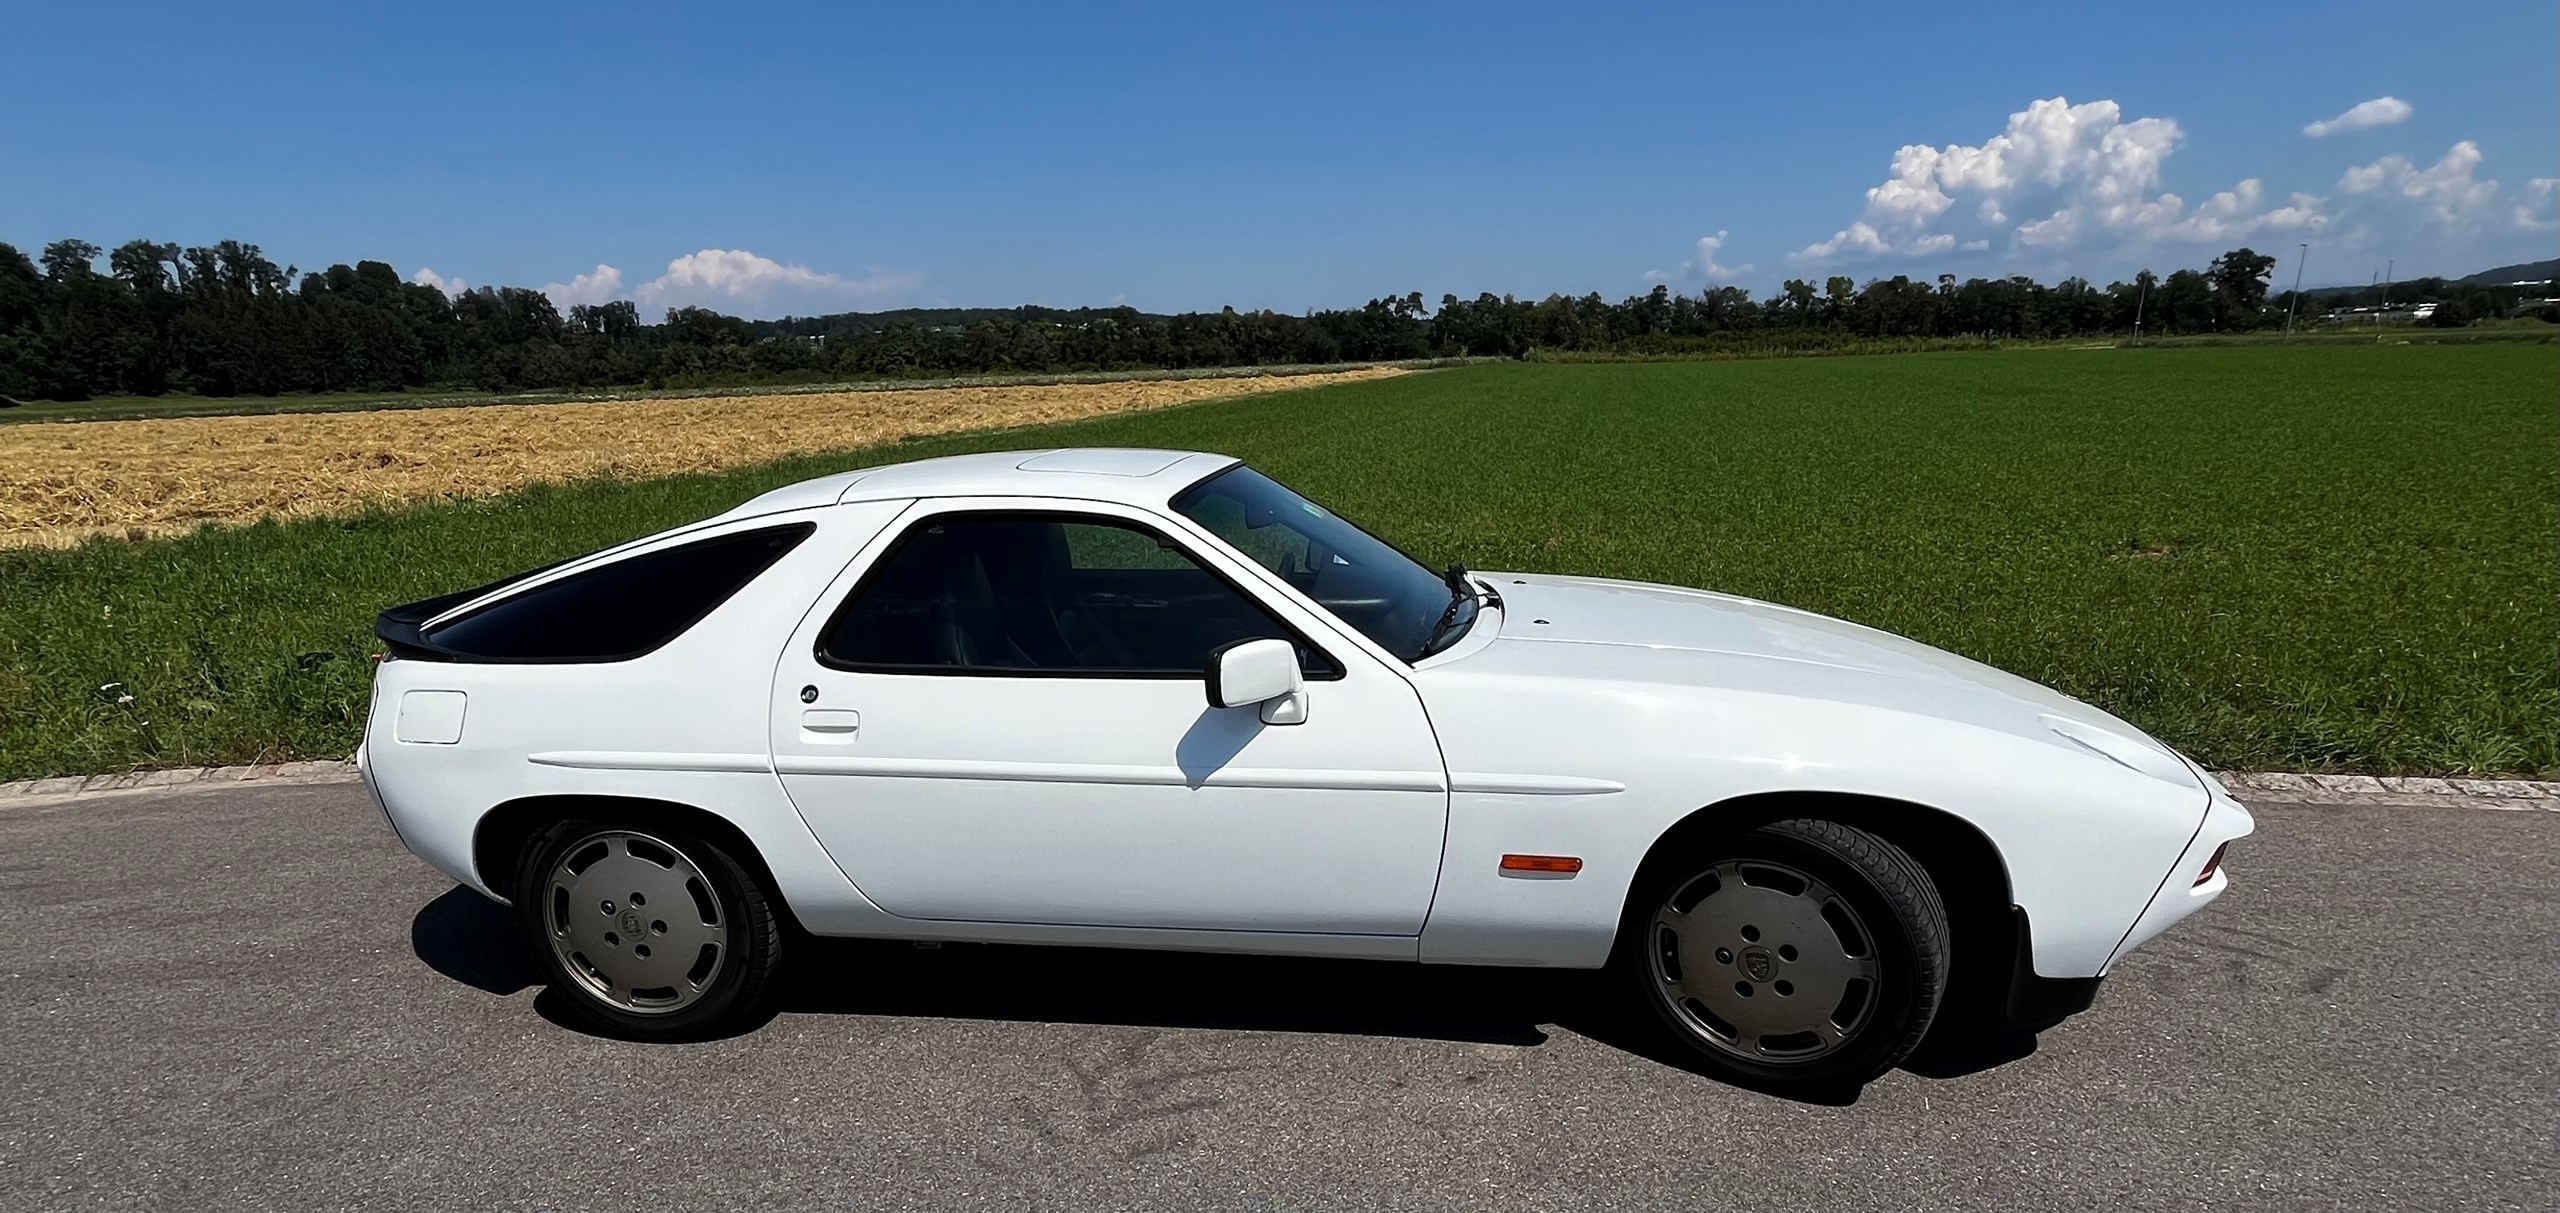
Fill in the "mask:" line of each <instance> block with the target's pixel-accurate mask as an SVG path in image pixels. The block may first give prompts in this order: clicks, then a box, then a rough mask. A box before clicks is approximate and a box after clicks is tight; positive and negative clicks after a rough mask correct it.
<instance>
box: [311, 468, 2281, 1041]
mask: <svg viewBox="0 0 2560 1213" xmlns="http://www.w3.org/2000/svg"><path fill="white" fill-rule="evenodd" d="M377 630H378V631H379V633H380V635H381V636H382V638H383V639H384V640H385V641H386V642H387V644H388V647H389V652H388V653H387V655H386V657H385V659H384V660H383V662H382V664H381V669H380V672H379V673H378V675H377V676H376V678H375V682H374V692H373V709H372V718H371V720H370V721H369V722H368V724H367V728H366V735H365V741H364V745H363V747H362V749H361V750H360V751H359V752H358V755H357V758H358V761H359V763H360V764H361V766H362V768H363V770H364V773H365V778H366V783H367V786H369V787H370V788H371V789H372V791H373V794H374V795H375V797H376V798H378V800H379V801H380V803H381V805H382V807H383V810H384V811H385V813H386V814H387V815H388V817H389V818H390V821H391V824H392V826H393V828H395V829H396V830H397V831H398V832H399V835H400V838H401V840H402V841H403V842H404V843H405V844H406V845H407V846H408V847H409V848H410V849H411V850H413V851H415V852H416V853H417V854H418V855H420V856H421V857H423V858H424V859H425V860H426V861H427V862H428V863H431V864H433V865H435V866H436V867H437V868H438V869H440V870H442V871H444V872H445V873H447V874H449V875H451V876H452V877H453V878H454V879H456V880H458V881H461V882H462V883H464V884H466V885H468V886H470V887H471V888H473V889H476V890H478V891H480V892H482V893H484V894H487V895H489V896H490V897H493V898H497V899H500V900H502V901H505V902H510V903H512V904H513V905H514V906H515V908H516V911H517V914H518V917H519V919H520V920H521V923H522V926H523V930H524V932H525V934H526V935H527V936H528V938H529V939H530V941H531V944H532V946H533V951H534V953H535V954H536V955H537V956H538V957H539V959H540V963H541V964H542V965H543V966H544V967H545V969H546V971H547V972H548V974H549V977H550V979H551V982H552V984H553V985H554V986H555V987H556V988H557V989H559V990H561V991H563V992H564V993H566V994H567V995H568V996H569V1001H570V1002H572V1003H573V1004H574V1005H575V1006H576V1007H578V1008H579V1009H580V1011H581V1012H582V1013H583V1014H584V1015H586V1016H587V1017H589V1018H590V1019H592V1020H593V1021H594V1022H595V1023H596V1024H597V1025H599V1026H601V1027H603V1028H606V1029H608V1030H611V1031H615V1032H619V1033H623V1034H626V1035H632V1036H640V1037H678V1036H686V1035H699V1034H702V1033H705V1032H709V1031H717V1030H723V1029H734V1028H735V1027H736V1026H738V1025H739V1024H741V1023H751V1022H753V1021H754V1019H755V1017H757V1016H759V1015H761V1014H764V1013H766V1009H767V1008H768V1007H769V1006H770V996H771V995H772V993H773V992H774V989H775V985H776V974H777V972H778V968H779V966H780V965H781V963H782V962H783V960H784V958H785V956H786V954H788V953H789V952H790V951H791V950H792V947H793V940H794V939H795V938H798V937H799V933H801V932H805V933H807V934H811V935H822V936H870V937H880V938H895V939H912V940H977V941H1004V942H1011V943H1035V944H1037V943H1048V944H1078V945H1101V946H1111V947H1146V948H1187V949H1198V950H1210V951H1223V952H1263V953H1289V954H1297V955H1318V956H1338V957H1371V958H1380V959H1399V960H1409V961H1424V962H1430V963H1442V964H1480V965H1548V966H1559V967H1566V968H1601V967H1604V966H1608V967H1614V968H1616V969H1619V970H1622V971H1623V975H1624V982H1625V988H1626V991H1627V993H1628V994H1629V995H1631V996H1633V997H1635V998H1638V999H1640V1000H1642V1001H1643V1002H1644V1003H1645V1004H1646V1005H1647V1006H1649V1007H1651V1008H1652V1010H1653V1012H1655V1013H1657V1014H1659V1016H1660V1017H1661V1020H1662V1022H1663V1024H1664V1026H1665V1028H1666V1029H1667V1030H1668V1032H1669V1034H1670V1035H1671V1036H1673V1037H1674V1038H1676V1039H1677V1040H1679V1041H1681V1042H1684V1043H1685V1044H1686V1046H1687V1047H1688V1048H1689V1049H1691V1050H1693V1051H1694V1053H1695V1056H1696V1059H1697V1060H1698V1061H1699V1063H1701V1065H1702V1066H1703V1067H1704V1068H1706V1069H1708V1070H1710V1071H1712V1072H1715V1073H1718V1074H1721V1075H1724V1076H1727V1077H1730V1078H1733V1079H1736V1080H1740V1081H1744V1082H1749V1083H1753V1084H1755V1085H1761V1086H1764V1087H1767V1086H1790V1085H1807V1086H1813V1085H1833V1086H1836V1085H1837V1084H1841V1083H1854V1082H1860V1081H1864V1080H1866V1079H1868V1078H1871V1077H1873V1076H1875V1075H1876V1074H1878V1073H1881V1072H1882V1071H1883V1070H1885V1069H1886V1068H1888V1067H1890V1066H1892V1065H1893V1064H1894V1063H1896V1062H1897V1061H1899V1060H1901V1059H1902V1058H1903V1057H1904V1056H1905V1055H1907V1054H1908V1053H1909V1052H1910V1051H1911V1050H1912V1048H1913V1047H1914V1046H1915V1045H1917V1044H1919V1043H1920V1041H1921V1038H1922V1037H1923V1035H1924V1034H1926V1033H1928V1032H1929V1031H1930V1029H1931V1026H1932V1023H1933V1021H1936V1020H1941V1019H1943V1020H1947V1021H1948V1024H1947V1025H1946V1026H1949V1027H1951V1028H1954V1027H1975V1026H1984V1025H2000V1024H2006V1025H2008V1026H2011V1027H2024V1028H2028V1029H2039V1028H2042V1027H2045V1026H2049V1025H2050V1024H2052V1023H2054V1022H2057V1021H2058V1020H2060V1019H2061V1018H2062V1017H2063V1016H2066V1015H2069V1014H2072V1013H2075V1012H2077V1011H2080V1010H2082V1009H2085V1008H2086V1007H2087V1006H2088V1005H2089V1003H2090V1000H2091V998H2092V997H2093V995H2094V994H2095V992H2096V989H2097V986H2098V982H2099V979H2100V978H2101V977H2102V976H2103V975H2104V974H2105V973H2106V972H2107V970H2108V967H2109V966H2110V965H2112V964H2113V963H2114V962H2115V961H2116V959H2117V958H2118V957H2120V956H2122V955H2124V953H2125V951H2126V950H2127V949H2129V948H2132V947H2134V946H2136V945H2138V944H2140V943H2142V942H2143V941H2144V940H2147V939H2149V938H2151V937H2152V936H2153V935H2155V934H2157V933H2159V932H2160V931H2161V930H2162V929H2164V928H2166V927H2168V926H2169V925H2170V924H2171V923H2174V922H2176V921H2177V920H2179V919H2180V918H2183V917H2185V916H2186V915H2188V914H2191V913H2193V912H2195V910H2197V909H2198V908H2199V907H2201V906H2203V905H2204V904H2205V903H2206V902H2209V901H2211V900H2213V899H2214V897H2215V896H2217V895H2218V894H2220V893H2221V892H2222V890H2223V888H2224V887H2225V884H2226V883H2227V877H2226V876H2225V875H2224V873H2223V870H2222V857H2223V851H2224V848H2225V847H2226V846H2227V845H2228V844H2229V843H2230V842H2231V841H2232V840H2234V839H2236V838H2239V837H2241V836H2242V835H2245V834H2247V833H2248V832H2249V831H2250V828H2251V823H2250V818H2249V814H2248V813H2247V812H2246V811H2245V810H2243V809H2242V808H2241V807H2240V805H2239V804H2237V803H2235V802H2234V801H2233V800H2232V799H2231V797H2230V795H2229V794H2228V793H2227V792H2226V791H2224V790H2223V788H2222V787H2221V786H2220V785H2219V784H2217V783H2216V782H2215V781H2214V780H2213V779H2212V778H2211V777H2210V776H2208V775H2207V774H2206V773H2205V772H2204V771H2202V770H2201V769H2199V768H2198V767H2197V766H2196V765H2195V764H2194V763H2192V762H2189V761H2188V760H2186V759H2185V758H2183V757H2181V756H2180V755H2179V754H2177V753H2176V752H2175V751H2173V750H2171V749H2169V748H2168V747H2166V746H2164V745H2162V744H2160V743H2159V742H2156V741H2153V740H2152V739H2150V738H2149V737H2146V736H2144V735H2143V734H2142V733H2141V732H2139V731H2137V730H2136V729H2134V728H2133V727H2132V726H2130V725H2127V724H2126V723H2124V722H2123V721H2121V720H2118V719H2116V718H2114V717H2112V716H2109V715H2107V714H2106V713H2104V712H2100V711H2098V710H2096V709H2094V708H2091V707H2089V706H2088V705H2086V704H2083V703H2080V702H2078V701H2075V700H2072V699H2070V698H2067V697H2065V696H2063V695H2060V694H2057V693H2055V692H2053V691H2051V690H2048V689H2046V688H2044V687H2042V686H2038V685H2036V684H2034V683H2031V682H2028V681H2026V680H2024V679H2021V678H2016V677H2013V676H2011V675H2008V674H2004V673H2002V672H2000V671H1998V670H1995V669H1992V668H1990V667H1988V666H1984V665H1981V664H1978V663H1976V662H1973V661H1969V660H1966V659H1964V658H1961V657H1957V656H1954V655H1952V654H1948V653H1945V652H1941V651H1938V650H1936V649H1932V648H1929V647H1927V646H1924V645H1921V644H1917V643H1915V642H1912V641H1909V640H1904V639H1901V638H1899V637H1895V636H1892V635H1888V634H1886V633H1883V632H1878V631H1874V630H1872V629H1869V628H1864V627H1859V626H1856V625H1854V624H1848V623H1842V622H1840V621H1837V620H1833V619H1828V618H1824V617H1822V616H1819V615H1813V614H1809V613H1807V612H1804V611H1798V610H1791V609H1789V608H1786V607H1781V606H1772V605H1770V604H1768V603H1763V602H1755V601H1751V600H1749V599H1743V598H1734V597H1728V596H1725V595H1721V594H1713V593H1707V592H1704V591H1700V590H1688V589H1676V588H1671V587H1666V586H1657V585H1643V584H1638V583H1634V582H1624V581H1607V580H1600V579H1595V578H1588V577H1557V576H1544V575H1539V574H1531V573H1470V572H1466V571H1464V570H1462V569H1451V570H1449V571H1448V572H1447V573H1445V574H1443V573H1435V572H1432V571H1431V570H1430V569H1427V568H1425V567H1423V566H1422V565H1421V564H1419V563H1417V562H1415V561H1414V560H1413V559H1411V558H1409V557H1407V556H1405V555H1404V554H1403V553H1401V552H1399V551H1397V550H1396V549H1395V548H1394V547H1391V546H1389V545H1388V544H1386V543H1385V542H1383V541H1381V540H1379V539H1377V538H1375V537H1374V536H1372V535H1370V534H1368V533H1367V532H1365V531H1362V530H1361V529H1359V528H1358V527H1356V526H1354V525H1352V524H1351V523H1350V522H1348V521H1346V520H1345V519H1343V518H1341V517H1340V516H1338V515H1335V514H1333V513H1331V512H1329V511H1327V510H1326V509H1325V508H1324V507H1322V506H1319V505H1317V504H1315V503H1313V502H1311V501H1308V500H1307V499H1306V498H1304V497H1301V496H1299V495H1298V494H1296V493H1294V492H1291V491H1290V490H1289V489H1287V488H1285V487H1283V486H1281V485H1280V484H1278V483H1276V482H1274V481H1273V480H1271V479H1269V478H1268V477H1265V476H1263V475H1262V474H1261V473H1259V472H1256V471H1254V470H1253V469H1252V468H1250V467H1246V466H1244V465H1243V464H1241V463H1239V462H1237V461H1236V460H1234V459H1231V458H1227V457H1225V456H1220V455H1208V454H1192V453H1182V452H1170V451H1147V450H1055V451H1036V452H1015V453H1009V454H989V455H968V456H960V457H955V458H947V459H931V460H925V461H921V462H916V463H908V464H901V465H897V466H893V467H880V468H871V469H867V470H862V471H853V472H845V473H842V474H840V475H834V476H827V477H822V478H819V479H816V480H811V481H808V482H805V483H802V484H796V485H792V486H790V487H788V488H783V489H777V490H775V491H773V492H770V493H767V494H765V495H763V496H761V497H757V498H755V499H754V500H752V501H749V502H747V503H746V504H744V505H741V506H739V507H738V508H736V509H734V510H731V511H729V512H728V513H726V514H722V515H720V516H718V517H715V518H711V519H708V520H706V521H703V522H700V523H696V524H693V525H690V526H685V527H679V528H677V529H675V530H671V531H668V532H665V533H663V534H659V535H653V536H650V537H648V538H645V539H639V540H635V541H633V542H631V543H627V544H624V545H622V546H620V547H616V548H611V549H608V550H606V551H602V552H597V553H595V554H593V555H588V556H582V557H579V558H577V559H574V560H570V561H566V562H564V563H561V564H558V565H554V566H551V567H549V568H545V569H540V570H537V571H534V572H531V573H526V574H523V575H520V576H517V577H514V578H510V579H508V580H506V581H502V582H499V583H497V584H495V585H490V586H483V587H481V588H479V589H475V590H467V591H464V592H461V593H458V594H450V595H446V596H444V597H441V598H434V599H429V600H427V601H424V602H419V603H413V604H410V605H408V606H403V607H396V608H394V609H392V610H389V611H386V612H384V613H383V615H382V617H381V619H380V620H379V622H378V624H377Z"/></svg>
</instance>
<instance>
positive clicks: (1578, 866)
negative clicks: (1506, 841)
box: [1502, 855, 1582, 876]
mask: <svg viewBox="0 0 2560 1213" xmlns="http://www.w3.org/2000/svg"><path fill="white" fill-rule="evenodd" d="M1502 870H1503V871H1505V872H1562V873H1564V874H1565V875H1567V876H1570V875H1572V874H1574V873H1576V872H1579V871H1581V870H1582V857H1581V856H1579V855H1505V856H1503V857H1502Z"/></svg>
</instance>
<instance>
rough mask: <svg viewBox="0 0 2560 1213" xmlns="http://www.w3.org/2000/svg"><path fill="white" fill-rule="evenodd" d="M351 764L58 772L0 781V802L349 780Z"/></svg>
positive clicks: (353, 775)
mask: <svg viewBox="0 0 2560 1213" xmlns="http://www.w3.org/2000/svg"><path fill="white" fill-rule="evenodd" d="M355 779H356V764H354V763H353V762H343V761H342V762H330V761H321V762H262V763H257V764H255V765H252V766H244V767H177V768H173V769H169V770H161V771H119V772H116V773H114V774H111V775H58V776H55V777H53V778H50V779H20V780H16V781H13V782H10V783H0V805H14V804H26V803H33V802H39V801H45V802H50V801H57V800H71V799H75V798H86V797H90V796H104V795H110V794H113V793H116V792H156V791H166V790H169V789H172V788H194V787H228V786H233V785H237V784H244V783H262V784H269V785H273V786H292V785H299V784H314V783H353V782H355Z"/></svg>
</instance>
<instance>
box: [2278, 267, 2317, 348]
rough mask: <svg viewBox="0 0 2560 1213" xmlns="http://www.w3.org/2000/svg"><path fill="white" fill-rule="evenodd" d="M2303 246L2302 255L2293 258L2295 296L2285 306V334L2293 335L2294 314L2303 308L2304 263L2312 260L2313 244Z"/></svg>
mask: <svg viewBox="0 0 2560 1213" xmlns="http://www.w3.org/2000/svg"><path fill="white" fill-rule="evenodd" d="M2301 247H2302V255H2301V256H2299V257H2296V258H2294V259H2293V298H2292V300H2290V301H2289V302H2287V303H2286V304H2285V308H2284V334H2285V336H2287V337H2290V336H2292V335H2293V314H2294V313H2295V312H2298V311H2301V310H2302V265H2303V263H2304V262H2306V261H2309V260H2311V246H2310V245H2308V244H2306V245H2303V246H2301Z"/></svg>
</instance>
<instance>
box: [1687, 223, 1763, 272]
mask: <svg viewBox="0 0 2560 1213" xmlns="http://www.w3.org/2000/svg"><path fill="white" fill-rule="evenodd" d="M1726 235H1727V233H1726V232H1725V231H1723V230H1722V229H1718V230H1717V232H1716V234H1715V235H1712V236H1700V237H1698V260H1697V262H1696V264H1697V267H1698V272H1699V273H1701V274H1704V275H1706V277H1707V281H1709V282H1722V281H1725V280H1727V279H1730V278H1739V277H1741V276H1742V275H1744V274H1748V273H1750V272H1751V267H1750V266H1747V265H1738V266H1737V265H1726V264H1724V263H1723V262H1720V261H1717V260H1716V254H1717V253H1719V252H1721V251H1723V249H1724V242H1725V237H1726Z"/></svg>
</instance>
